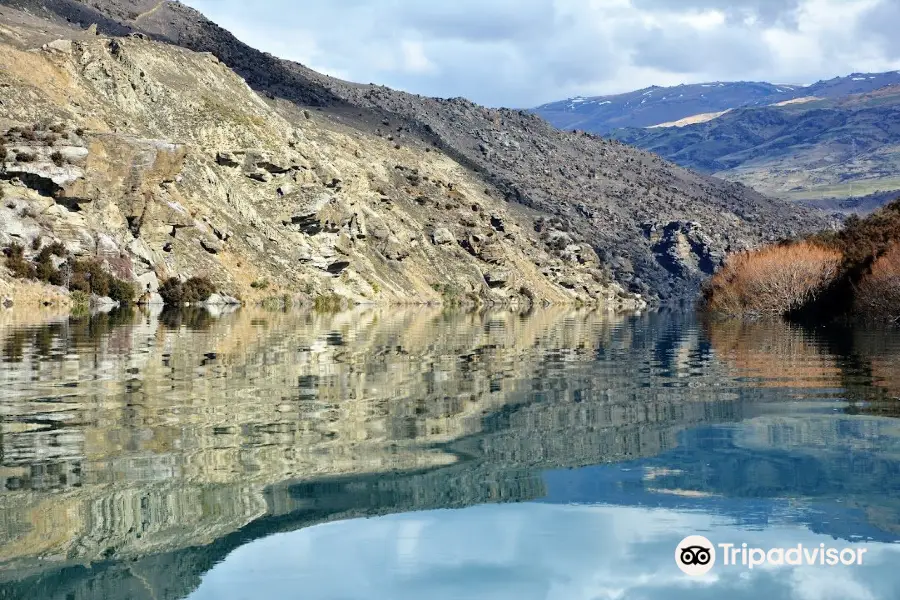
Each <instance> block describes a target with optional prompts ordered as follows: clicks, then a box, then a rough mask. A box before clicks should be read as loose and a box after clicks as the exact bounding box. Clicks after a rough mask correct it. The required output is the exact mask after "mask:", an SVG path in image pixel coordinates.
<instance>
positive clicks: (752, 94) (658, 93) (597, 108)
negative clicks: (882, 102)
mask: <svg viewBox="0 0 900 600" xmlns="http://www.w3.org/2000/svg"><path fill="white" fill-rule="evenodd" d="M896 84H900V72H897V71H889V72H885V73H851V74H850V75H847V76H844V77H834V78H832V79H829V80H820V81H817V82H816V83H813V84H810V85H807V86H800V85H779V84H773V83H768V82H762V81H761V82H755V81H736V82H722V81H715V82H706V83H698V84H682V85H679V86H673V87H659V86H650V87H647V88H643V89H640V90H635V91H633V92H626V93H623V94H614V95H607V96H593V97H580V96H579V97H575V98H569V99H566V100H560V101H557V102H550V103H547V104H542V105H540V106H538V107H535V108H533V109H531V110H532V111H533V112H534V113H535V114H538V115H540V116H541V117H543V118H545V119H547V121H549V122H550V123H551V124H553V125H554V126H556V127H558V128H560V129H573V128H574V129H584V130H586V131H591V132H594V133H602V134H605V133H609V132H610V131H613V130H615V129H620V128H630V127H652V126H657V125H660V124H662V123H671V122H674V121H679V120H681V119H684V118H687V117H692V116H694V115H699V114H705V113H714V112H722V111H725V110H734V109H738V108H746V107H752V106H767V105H770V104H776V103H779V102H784V101H790V100H795V99H798V98H802V97H804V96H815V97H820V98H836V97H840V96H845V95H849V94H858V93H865V92H869V91H873V90H875V89H878V88H881V87H884V86H887V85H896Z"/></svg>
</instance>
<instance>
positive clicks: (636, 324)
mask: <svg viewBox="0 0 900 600" xmlns="http://www.w3.org/2000/svg"><path fill="white" fill-rule="evenodd" d="M15 318H19V319H21V318H24V316H22V315H20V316H18V317H16V316H15V315H14V318H13V319H10V318H9V317H7V321H6V322H0V358H2V362H0V598H3V599H6V598H23V599H24V598H28V599H42V598H54V599H56V598H58V599H60V600H80V599H95V598H96V599H119V598H121V599H124V598H133V599H143V598H147V599H153V600H162V599H164V598H171V599H181V598H188V597H189V598H192V599H204V600H205V599H211V600H212V599H215V600H219V599H232V598H234V599H238V598H248V599H251V598H252V599H255V598H266V599H269V598H304V599H306V598H328V599H342V600H343V599H350V598H360V599H362V598H366V599H369V598H385V599H388V598H390V599H406V598H409V599H412V598H416V599H419V598H429V599H431V598H436V599H443V598H454V599H455V598H465V599H472V598H492V599H493V598H510V599H513V598H515V599H520V598H528V599H531V598H533V599H545V598H547V599H585V600H586V599H597V598H627V599H632V598H650V599H669V598H691V599H695V598H725V597H727V598H748V599H749V598H761V597H764V598H766V599H767V600H775V599H778V598H796V599H800V600H807V599H809V600H813V599H815V600H820V599H828V598H834V599H840V600H844V599H854V598H858V599H882V598H884V599H894V598H900V571H898V569H896V566H895V565H896V564H897V563H898V560H900V544H898V543H897V542H900V421H898V420H897V419H896V416H898V415H900V400H898V397H900V336H898V335H897V334H896V332H893V331H877V330H864V329H840V328H825V329H817V330H804V329H801V328H797V327H791V326H787V325H783V324H772V323H768V324H765V323H757V324H741V323H733V322H732V323H728V322H726V323H718V322H713V323H706V322H700V321H698V320H697V318H696V317H695V316H694V315H692V314H690V313H678V312H662V313H652V314H648V315H643V316H613V315H607V314H605V313H595V312H588V311H535V312H532V313H530V314H517V313H514V312H486V313H470V314H466V313H448V312H441V311H440V310H437V309H427V308H418V309H389V310H388V309H360V310H356V311H351V312H347V313H340V314H336V315H322V314H300V313H272V312H255V311H250V310H242V311H239V312H237V313H234V314H230V315H221V316H218V317H213V316H212V315H209V314H207V313H205V312H199V311H198V312H181V313H164V314H163V315H161V316H154V315H147V314H141V313H136V314H131V315H127V314H120V315H105V316H104V315H101V316H97V317H95V318H92V319H87V318H85V319H78V320H59V321H57V322H50V323H44V324H41V325H33V326H24V325H22V324H21V321H16V320H15ZM690 534H700V535H705V536H706V537H708V538H709V539H710V540H712V541H713V543H722V542H728V543H736V544H737V545H738V546H740V544H742V543H747V544H748V545H750V546H751V547H754V546H758V547H764V548H772V547H777V546H784V547H792V546H796V545H797V544H803V545H804V546H807V547H818V546H819V544H825V545H826V546H837V547H845V546H846V547H854V548H864V549H866V556H865V561H864V564H862V565H853V566H845V565H838V566H834V567H828V566H822V565H815V566H768V567H765V568H762V567H757V568H755V569H752V570H751V569H749V568H747V567H742V566H740V565H738V566H731V567H724V566H722V565H721V564H718V565H716V567H715V568H714V569H713V571H712V572H710V573H709V574H708V575H705V576H703V577H699V578H692V577H689V576H687V575H684V574H682V572H681V571H680V570H679V569H678V567H677V566H676V564H675V561H674V552H675V549H676V546H678V543H679V542H680V541H681V540H682V538H684V537H685V536H687V535H690Z"/></svg>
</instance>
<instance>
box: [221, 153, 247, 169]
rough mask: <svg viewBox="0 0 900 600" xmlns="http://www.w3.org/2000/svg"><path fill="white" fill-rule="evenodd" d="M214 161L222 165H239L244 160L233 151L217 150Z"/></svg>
mask: <svg viewBox="0 0 900 600" xmlns="http://www.w3.org/2000/svg"><path fill="white" fill-rule="evenodd" d="M216 162H217V163H218V164H220V165H222V166H223V167H239V166H241V165H242V164H243V162H244V161H243V160H242V159H239V158H238V156H237V155H236V154H235V153H234V152H219V153H217V154H216Z"/></svg>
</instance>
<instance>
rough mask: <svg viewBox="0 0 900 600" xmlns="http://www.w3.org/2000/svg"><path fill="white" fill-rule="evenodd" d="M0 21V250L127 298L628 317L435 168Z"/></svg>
mask: <svg viewBox="0 0 900 600" xmlns="http://www.w3.org/2000/svg"><path fill="white" fill-rule="evenodd" d="M0 11H2V14H0V20H2V22H4V23H5V25H4V27H3V28H2V29H0V50H2V52H0V67H2V68H0V102H2V104H0V154H2V156H0V159H2V165H3V166H2V170H0V191H2V194H3V201H2V205H0V247H4V246H8V245H10V244H13V243H17V244H19V245H22V246H24V247H25V248H26V252H27V253H29V254H32V253H34V252H36V251H37V248H38V246H39V245H40V243H39V242H38V243H36V242H35V240H38V239H40V240H43V243H45V244H46V243H47V242H49V241H51V240H53V241H60V242H62V243H63V244H64V245H65V246H66V248H67V249H68V250H69V252H70V253H72V254H73V255H74V256H77V257H96V258H99V259H100V260H102V261H103V262H104V264H105V265H106V268H108V269H109V270H110V271H113V272H114V273H115V274H116V275H118V276H119V277H123V278H125V279H130V280H131V281H133V282H135V284H136V285H137V286H139V287H140V290H141V292H144V291H150V292H153V291H156V289H157V287H158V286H159V284H160V282H161V281H162V280H163V279H165V278H168V277H181V278H186V277H191V276H206V277H209V278H210V279H211V280H212V281H213V282H214V284H215V285H216V287H217V288H218V289H219V290H221V291H222V292H224V293H228V294H231V295H235V296H239V297H241V298H243V299H245V300H248V301H254V300H262V299H264V298H266V297H278V298H281V297H282V296H283V295H288V296H290V297H292V298H300V299H306V300H309V301H314V300H315V299H316V298H333V296H334V295H335V294H336V295H338V296H340V297H342V298H345V299H347V300H350V301H356V302H440V301H443V302H445V303H455V302H463V301H489V302H507V303H510V302H511V303H520V304H521V303H528V302H539V301H549V302H555V303H560V302H575V301H581V302H601V303H603V304H606V305H609V306H616V305H626V306H635V305H640V304H641V303H642V301H641V300H639V299H636V298H634V296H632V295H631V294H629V293H627V292H626V291H625V290H624V289H623V288H621V287H620V286H619V285H618V284H615V283H612V282H611V280H610V274H609V272H608V270H607V269H605V268H604V267H603V266H602V264H601V261H600V260H599V258H598V256H597V254H596V252H595V251H594V250H593V248H592V247H591V246H590V245H589V244H587V243H585V241H584V238H583V237H582V236H580V235H579V234H578V233H577V232H575V231H572V230H571V228H570V227H568V226H567V225H566V224H564V223H562V222H551V221H550V220H549V215H546V214H543V213H541V212H537V211H531V210H528V209H526V208H525V207H522V206H518V205H514V204H508V203H507V202H505V201H504V200H503V199H502V193H501V192H499V191H498V189H497V187H496V186H495V185H493V184H492V183H491V182H489V181H486V180H484V179H483V178H480V177H479V176H477V175H475V174H473V173H472V172H471V171H470V170H467V169H466V168H465V167H463V166H461V165H460V164H459V163H458V162H456V161H454V160H453V159H452V158H450V157H449V156H448V155H447V154H446V153H444V152H441V151H440V150H438V149H434V148H431V147H425V146H424V145H422V144H419V145H402V144H399V143H397V142H396V141H394V140H390V139H387V138H384V137H379V136H377V135H374V134H369V133H366V132H365V131H361V130H359V129H356V128H350V127H346V126H344V125H342V124H340V123H334V122H331V121H329V120H327V119H324V118H322V116H321V115H320V114H317V113H315V112H309V111H304V110H302V109H299V108H296V107H295V106H292V105H285V104H283V103H282V104H280V105H278V104H277V103H275V102H271V101H266V100H265V99H264V98H261V97H260V96H258V95H257V94H255V93H254V92H253V91H252V90H251V89H250V88H249V87H248V85H247V84H246V83H245V81H244V80H242V79H241V78H240V77H238V76H237V75H236V74H235V73H234V72H233V71H231V70H230V69H229V68H228V67H227V66H225V65H224V64H222V63H221V62H220V61H219V60H218V59H217V58H216V57H214V56H212V55H210V54H198V53H194V52H191V51H189V50H185V49H182V48H179V47H175V46H171V45H166V44H161V43H157V42H153V41H149V40H145V39H140V38H139V37H126V38H107V37H102V36H97V35H94V34H93V32H86V31H75V30H70V29H66V28H64V27H59V28H56V27H54V26H52V25H50V24H48V23H47V22H46V21H43V20H37V19H35V18H34V17H33V16H29V15H28V14H26V13H21V12H18V11H14V10H11V9H9V8H0ZM62 35H65V36H68V37H57V36H62ZM2 271H3V269H2V267H0V278H5V280H6V281H5V283H4V286H5V287H7V288H9V287H10V286H12V281H11V278H10V277H9V275H8V274H7V275H5V276H4V275H3V274H2ZM19 287H20V286H19Z"/></svg>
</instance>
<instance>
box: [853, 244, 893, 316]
mask: <svg viewBox="0 0 900 600" xmlns="http://www.w3.org/2000/svg"><path fill="white" fill-rule="evenodd" d="M855 308H856V312H857V313H859V314H860V315H862V316H864V317H867V318H872V319H877V320H882V321H894V322H900V243H894V245H893V246H891V247H890V248H889V249H888V250H887V252H885V253H884V254H883V255H881V257H879V258H878V259H877V260H876V261H875V262H874V263H873V264H872V269H871V271H870V272H869V273H868V274H867V275H865V276H864V277H863V278H862V280H861V281H860V283H859V286H858V288H857V290H856V305H855Z"/></svg>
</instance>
